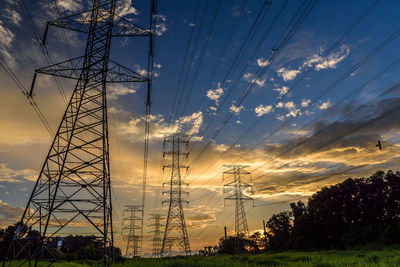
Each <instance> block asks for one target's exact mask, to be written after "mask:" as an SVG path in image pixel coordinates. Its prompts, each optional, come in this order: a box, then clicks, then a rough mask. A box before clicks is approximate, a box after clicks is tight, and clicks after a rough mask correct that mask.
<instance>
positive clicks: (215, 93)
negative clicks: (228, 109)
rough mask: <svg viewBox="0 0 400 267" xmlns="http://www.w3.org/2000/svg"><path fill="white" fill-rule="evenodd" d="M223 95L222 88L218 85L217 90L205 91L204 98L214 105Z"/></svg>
mask: <svg viewBox="0 0 400 267" xmlns="http://www.w3.org/2000/svg"><path fill="white" fill-rule="evenodd" d="M223 94H224V88H222V87H221V84H220V83H218V88H216V89H210V90H208V91H207V93H206V96H207V97H208V98H209V99H211V100H213V101H215V103H216V104H218V101H219V98H220V97H221V96H222V95H223Z"/></svg>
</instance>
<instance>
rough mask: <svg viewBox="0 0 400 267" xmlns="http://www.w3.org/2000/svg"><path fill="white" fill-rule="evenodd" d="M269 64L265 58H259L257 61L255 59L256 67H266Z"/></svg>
mask: <svg viewBox="0 0 400 267" xmlns="http://www.w3.org/2000/svg"><path fill="white" fill-rule="evenodd" d="M269 63H270V62H269V60H267V59H265V58H262V57H260V58H259V59H257V65H258V66H260V67H266V66H268V64H269Z"/></svg>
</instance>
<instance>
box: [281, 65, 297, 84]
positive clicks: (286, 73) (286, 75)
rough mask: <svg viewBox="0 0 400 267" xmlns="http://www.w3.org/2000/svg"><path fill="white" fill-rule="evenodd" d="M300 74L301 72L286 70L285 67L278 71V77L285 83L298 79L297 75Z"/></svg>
mask: <svg viewBox="0 0 400 267" xmlns="http://www.w3.org/2000/svg"><path fill="white" fill-rule="evenodd" d="M300 72H301V70H290V69H286V68H284V67H283V68H280V69H278V71H277V73H278V76H280V77H282V78H283V80H284V81H285V82H286V81H291V80H293V79H294V78H296V76H297V74H299V73H300Z"/></svg>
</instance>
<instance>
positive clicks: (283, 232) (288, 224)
mask: <svg viewBox="0 0 400 267" xmlns="http://www.w3.org/2000/svg"><path fill="white" fill-rule="evenodd" d="M265 225H266V227H267V242H268V243H267V247H268V248H269V249H273V250H285V249H288V248H289V243H290V238H291V232H292V213H291V212H288V211H284V212H280V213H278V214H274V215H272V217H271V218H270V219H269V220H268V221H267V223H266V224H265Z"/></svg>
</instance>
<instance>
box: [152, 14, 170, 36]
mask: <svg viewBox="0 0 400 267" xmlns="http://www.w3.org/2000/svg"><path fill="white" fill-rule="evenodd" d="M166 31H167V16H165V15H161V14H158V15H156V25H155V32H154V33H155V34H156V35H158V36H161V35H163V34H164V33H165V32H166Z"/></svg>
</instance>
